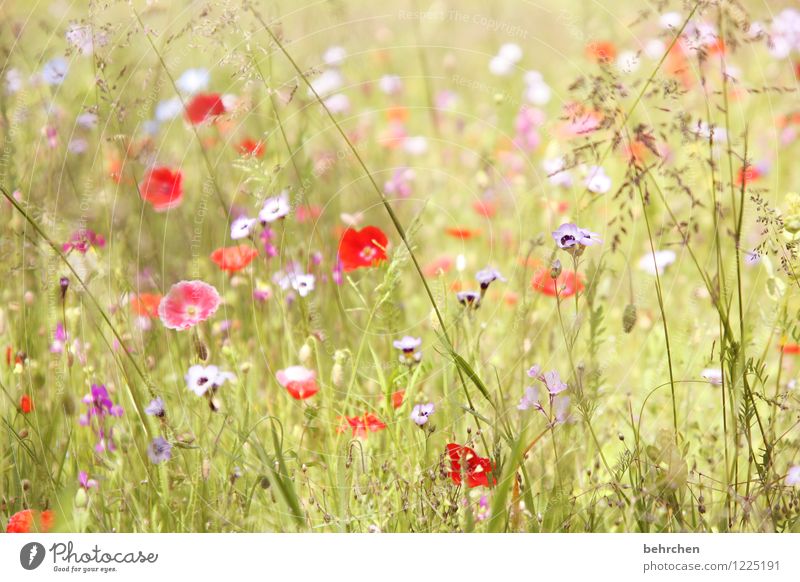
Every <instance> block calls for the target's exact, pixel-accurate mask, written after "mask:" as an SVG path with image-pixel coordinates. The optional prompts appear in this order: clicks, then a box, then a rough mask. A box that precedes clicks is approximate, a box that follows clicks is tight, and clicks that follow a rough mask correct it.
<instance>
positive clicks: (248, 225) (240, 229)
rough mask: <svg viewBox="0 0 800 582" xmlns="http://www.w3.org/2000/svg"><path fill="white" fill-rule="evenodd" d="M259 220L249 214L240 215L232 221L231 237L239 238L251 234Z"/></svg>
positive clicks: (233, 238)
mask: <svg viewBox="0 0 800 582" xmlns="http://www.w3.org/2000/svg"><path fill="white" fill-rule="evenodd" d="M256 222H257V220H256V219H255V218H250V217H248V216H240V217H239V218H237V219H236V220H234V221H233V222H232V223H231V239H232V240H239V239H242V238H247V237H248V236H250V232H251V231H252V230H253V226H255V224H256Z"/></svg>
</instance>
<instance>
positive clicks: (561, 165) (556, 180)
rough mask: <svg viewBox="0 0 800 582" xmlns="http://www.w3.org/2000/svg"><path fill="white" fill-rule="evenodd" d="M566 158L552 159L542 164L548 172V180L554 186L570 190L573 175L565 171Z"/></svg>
mask: <svg viewBox="0 0 800 582" xmlns="http://www.w3.org/2000/svg"><path fill="white" fill-rule="evenodd" d="M565 166H566V163H565V162H564V158H562V157H558V158H551V159H549V160H544V161H543V162H542V167H543V168H544V171H545V172H547V179H548V180H549V181H550V183H551V184H552V185H553V186H561V187H563V188H569V187H571V186H572V175H571V174H570V173H569V171H568V170H566V169H565Z"/></svg>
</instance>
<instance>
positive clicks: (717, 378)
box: [700, 368, 722, 386]
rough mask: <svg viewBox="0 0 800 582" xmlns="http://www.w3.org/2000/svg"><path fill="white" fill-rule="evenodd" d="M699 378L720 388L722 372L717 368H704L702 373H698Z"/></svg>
mask: <svg viewBox="0 0 800 582" xmlns="http://www.w3.org/2000/svg"><path fill="white" fill-rule="evenodd" d="M700 376H701V377H702V378H703V379H704V380H707V381H708V382H709V383H710V384H712V385H713V386H721V385H722V370H720V369H719V368H706V369H705V370H703V371H702V372H700Z"/></svg>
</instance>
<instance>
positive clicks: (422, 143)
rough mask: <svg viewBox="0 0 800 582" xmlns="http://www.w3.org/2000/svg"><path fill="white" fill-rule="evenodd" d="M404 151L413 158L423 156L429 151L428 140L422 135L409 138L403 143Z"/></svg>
mask: <svg viewBox="0 0 800 582" xmlns="http://www.w3.org/2000/svg"><path fill="white" fill-rule="evenodd" d="M403 149H404V150H405V151H406V152H407V153H409V154H411V155H412V156H421V155H422V154H424V153H425V152H427V151H428V140H427V138H425V137H424V136H422V135H415V136H410V137H407V138H406V139H405V140H404V141H403Z"/></svg>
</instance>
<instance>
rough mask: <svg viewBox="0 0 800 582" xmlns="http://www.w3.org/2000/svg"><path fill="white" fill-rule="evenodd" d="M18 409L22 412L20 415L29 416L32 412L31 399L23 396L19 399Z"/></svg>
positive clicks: (25, 395)
mask: <svg viewBox="0 0 800 582" xmlns="http://www.w3.org/2000/svg"><path fill="white" fill-rule="evenodd" d="M19 409H20V410H21V411H22V414H30V413H31V412H33V399H32V398H31V397H30V396H29V395H27V394H23V395H22V396H21V397H20V399H19Z"/></svg>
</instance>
